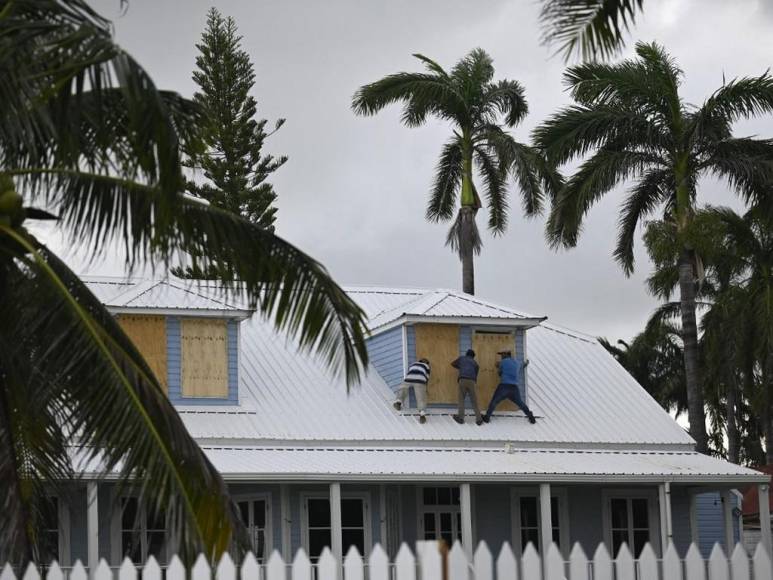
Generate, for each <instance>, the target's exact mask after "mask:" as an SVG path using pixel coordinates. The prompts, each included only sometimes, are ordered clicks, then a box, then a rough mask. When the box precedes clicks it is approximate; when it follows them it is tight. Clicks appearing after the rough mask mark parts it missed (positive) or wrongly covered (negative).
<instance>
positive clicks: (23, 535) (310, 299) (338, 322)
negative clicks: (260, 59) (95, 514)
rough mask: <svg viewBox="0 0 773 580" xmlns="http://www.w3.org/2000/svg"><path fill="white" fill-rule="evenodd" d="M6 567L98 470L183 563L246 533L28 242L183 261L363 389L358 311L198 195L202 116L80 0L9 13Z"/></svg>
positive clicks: (0, 96) (4, 131)
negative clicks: (81, 473)
mask: <svg viewBox="0 0 773 580" xmlns="http://www.w3.org/2000/svg"><path fill="white" fill-rule="evenodd" d="M0 77H1V78H2V79H3V82H2V83H0V102H2V103H3V106H2V107H0V304H2V308H0V487H1V488H2V490H3V497H2V498H0V513H2V517H0V561H5V560H12V561H16V562H20V561H22V562H23V561H25V560H29V559H36V558H38V557H39V552H38V547H39V539H40V538H39V534H38V533H37V527H38V524H39V522H40V514H41V510H42V509H43V508H42V507H41V506H43V505H44V498H45V496H46V494H47V493H50V492H51V491H52V490H54V491H55V492H61V493H65V491H66V488H64V487H61V484H62V483H64V482H67V481H72V479H73V477H74V476H75V474H76V473H77V470H78V468H79V467H81V466H82V465H84V463H90V464H91V465H99V466H101V468H102V469H103V470H104V472H105V473H112V474H114V475H117V476H118V479H119V482H120V483H122V484H124V485H129V484H131V485H132V486H134V487H135V489H137V490H138V491H139V492H140V496H139V497H140V502H141V504H142V505H143V507H145V508H146V509H148V510H150V511H151V512H153V511H157V510H159V509H161V508H163V510H164V511H165V513H166V514H167V518H168V522H169V526H170V531H171V533H172V535H173V536H176V537H179V538H180V549H181V551H182V552H181V553H182V554H183V555H184V556H190V555H192V554H193V553H195V552H196V551H198V550H200V549H201V550H204V551H205V552H206V553H207V554H208V555H210V556H217V555H218V554H220V553H221V552H222V551H223V550H225V549H226V548H227V547H228V546H229V545H231V542H232V541H233V540H234V538H235V537H234V535H233V531H234V529H237V530H238V526H236V524H235V522H236V521H237V520H236V515H235V512H234V511H233V509H232V505H231V502H230V499H229V498H228V494H227V490H226V488H225V485H224V483H223V481H222V479H221V478H220V476H219V475H218V473H217V472H216V470H215V469H214V467H213V466H212V465H211V464H210V462H209V461H208V460H207V458H206V457H205V456H204V454H203V452H202V451H201V450H200V449H199V447H198V446H197V445H196V443H195V441H193V439H192V438H191V437H190V436H189V435H188V433H187V432H186V430H185V428H184V426H183V424H182V422H181V420H180V418H179V416H178V415H177V413H176V411H175V409H174V408H173V407H172V405H171V404H170V402H169V401H168V399H167V398H166V397H165V395H164V393H163V391H162V390H161V387H160V385H159V383H158V380H157V379H156V378H155V377H154V376H153V373H152V371H151V370H150V368H149V367H148V365H147V364H146V363H145V361H144V360H143V359H142V357H141V355H140V354H139V353H138V352H137V350H136V349H135V347H134V346H133V345H132V343H131V342H130V341H129V339H128V338H127V337H126V335H125V334H124V333H123V332H122V331H121V329H120V327H119V326H118V325H117V323H116V322H115V321H114V320H113V318H112V317H111V316H110V314H109V313H108V312H107V311H106V310H105V308H104V307H103V306H102V305H101V303H100V302H99V301H98V300H97V299H96V298H95V297H94V296H93V295H92V294H91V292H90V291H89V290H88V289H87V288H86V287H85V286H84V284H83V283H82V282H81V281H80V280H79V278H78V277H77V276H76V275H75V274H74V273H73V272H72V271H71V270H70V269H69V268H68V267H67V266H66V264H64V262H62V260H60V259H59V258H58V257H57V256H56V255H55V254H54V252H52V251H51V250H50V249H49V248H48V247H47V246H46V245H45V244H44V243H43V242H42V241H41V240H39V239H37V238H36V237H35V236H34V235H33V234H32V233H31V232H30V230H29V229H28V228H27V225H28V224H29V223H30V221H32V220H34V219H44V218H45V219H50V220H55V221H54V223H55V226H56V227H57V228H59V229H60V230H61V231H62V232H64V233H65V234H66V235H67V236H68V237H69V239H70V241H71V243H72V244H80V245H81V246H83V247H85V249H86V250H87V251H88V252H89V253H90V254H91V255H92V256H93V257H99V256H103V255H105V253H106V252H108V251H110V250H112V249H113V248H114V246H113V245H112V244H113V243H116V244H118V245H119V246H120V247H121V248H122V249H123V250H124V252H125V256H126V257H125V260H126V267H127V270H128V271H129V272H131V271H132V270H133V269H134V268H136V267H137V266H139V265H143V264H149V265H151V266H152V267H154V268H155V269H156V271H162V272H163V271H166V268H167V267H168V266H169V265H170V264H172V263H174V262H176V261H177V260H178V258H179V257H180V256H182V255H184V254H185V253H191V254H194V255H197V256H201V257H202V258H201V259H202V260H203V262H204V263H203V264H202V266H204V267H206V266H209V265H212V266H216V267H217V269H218V271H219V272H221V273H222V276H223V288H224V290H223V291H224V292H225V293H226V294H227V295H228V296H231V297H233V298H236V299H240V300H243V301H244V303H247V304H250V305H251V306H253V307H255V308H257V310H259V312H260V313H261V314H262V315H263V316H266V317H271V319H272V320H273V324H274V325H275V326H276V328H277V329H278V330H280V331H286V332H289V333H290V334H291V335H294V336H295V337H296V339H297V341H298V343H299V344H300V345H301V346H302V347H305V348H306V349H313V350H315V351H317V352H318V353H320V354H321V355H322V356H323V357H325V359H326V360H327V361H328V362H329V363H330V364H331V365H333V366H334V367H335V368H345V370H346V372H347V376H348V378H349V380H350V382H351V381H355V380H356V379H357V377H358V373H359V371H360V369H361V365H362V364H363V363H364V362H365V361H366V354H365V349H364V341H363V336H364V334H363V333H364V324H363V315H362V312H361V311H360V309H359V308H358V307H357V306H356V305H355V304H354V303H353V302H352V301H351V300H350V299H349V298H348V297H347V296H346V295H345V294H344V292H343V291H342V290H341V289H340V288H339V287H338V286H337V285H336V284H335V283H334V282H333V281H332V280H331V279H330V277H329V276H328V274H327V273H326V271H325V270H324V268H323V267H322V266H321V265H320V264H318V263H317V262H315V261H314V260H313V259H311V258H310V257H308V256H307V255H305V254H303V253H302V252H300V251H299V250H298V249H296V248H295V247H293V246H292V245H291V244H289V243H287V242H285V241H284V240H282V239H281V238H278V237H276V236H275V235H273V234H272V233H270V232H267V231H266V230H263V229H261V228H259V227H257V226H255V225H253V224H250V223H248V222H247V221H245V220H244V219H242V218H240V217H239V216H236V215H234V214H231V213H228V212H226V211H223V210H218V209H215V208H213V207H210V206H207V205H204V204H202V203H200V202H196V201H193V200H190V199H188V198H187V197H186V196H185V195H184V189H185V179H184V176H183V173H182V167H181V164H180V149H181V148H182V147H183V146H185V147H195V145H196V143H197V142H198V140H199V135H198V128H197V121H198V115H199V113H198V110H197V109H196V107H195V106H194V105H193V104H192V103H191V102H190V101H188V100H186V99H183V98H181V97H180V96H179V95H177V94H174V93H170V92H165V91H160V90H158V89H156V87H155V86H154V84H153V82H152V80H151V79H150V77H149V76H148V75H147V74H146V73H145V71H144V70H143V69H142V67H141V66H140V65H139V64H138V63H137V62H136V61H135V60H134V59H132V57H131V56H130V55H129V54H127V53H126V52H124V51H123V50H122V49H121V48H120V47H119V46H117V45H116V44H115V43H114V42H113V40H112V37H111V33H110V23H109V22H108V21H106V20H105V19H103V18H102V17H101V16H99V15H98V14H97V13H96V12H94V11H93V10H92V9H91V8H90V7H89V6H88V5H87V4H86V3H85V2H84V1H83V0H48V1H45V2H40V1H39V0H16V1H14V2H0Z"/></svg>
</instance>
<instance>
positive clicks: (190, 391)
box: [180, 318, 228, 398]
mask: <svg viewBox="0 0 773 580" xmlns="http://www.w3.org/2000/svg"><path fill="white" fill-rule="evenodd" d="M180 347H181V350H182V353H181V375H182V376H181V382H182V395H183V397H212V398H226V397H228V329H227V326H226V321H225V320H210V319H202V318H184V319H183V320H182V321H181V323H180Z"/></svg>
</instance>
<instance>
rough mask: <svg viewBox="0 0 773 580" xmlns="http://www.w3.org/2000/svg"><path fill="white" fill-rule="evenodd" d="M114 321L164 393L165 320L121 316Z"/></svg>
mask: <svg viewBox="0 0 773 580" xmlns="http://www.w3.org/2000/svg"><path fill="white" fill-rule="evenodd" d="M116 320H118V324H120V325H121V328H122V329H123V331H124V332H125V333H126V335H127V336H128V337H129V338H130V339H131V341H132V342H133V343H134V346H136V347H137V350H139V351H140V354H141V355H142V357H143V358H144V359H145V362H147V363H148V366H149V367H150V369H151V370H152V371H153V374H154V375H156V379H158V382H159V383H160V384H161V386H162V387H163V389H164V392H166V390H167V386H166V379H167V371H166V369H167V360H166V356H167V355H166V319H165V318H164V317H163V316H147V315H136V314H121V315H119V316H118V317H117V318H116Z"/></svg>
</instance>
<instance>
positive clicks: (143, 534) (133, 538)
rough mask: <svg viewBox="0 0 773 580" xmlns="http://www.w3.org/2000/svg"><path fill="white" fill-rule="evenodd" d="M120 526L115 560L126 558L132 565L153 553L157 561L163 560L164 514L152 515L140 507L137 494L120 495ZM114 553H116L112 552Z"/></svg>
mask: <svg viewBox="0 0 773 580" xmlns="http://www.w3.org/2000/svg"><path fill="white" fill-rule="evenodd" d="M118 523H119V524H120V528H119V530H118V537H117V538H116V540H117V542H118V544H117V547H118V554H117V558H114V560H115V561H116V562H120V561H122V560H123V559H124V558H125V557H128V558H129V559H130V560H131V561H132V562H134V563H135V564H140V563H144V562H145V561H146V560H147V559H148V557H149V556H154V557H155V558H156V560H158V561H159V563H164V562H165V561H166V544H167V534H166V515H165V514H164V513H157V514H151V513H149V512H147V511H146V510H144V509H140V506H139V502H138V500H137V498H136V497H123V498H121V502H120V518H119V519H118ZM114 555H116V554H115V552H114Z"/></svg>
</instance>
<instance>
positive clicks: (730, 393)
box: [724, 361, 739, 463]
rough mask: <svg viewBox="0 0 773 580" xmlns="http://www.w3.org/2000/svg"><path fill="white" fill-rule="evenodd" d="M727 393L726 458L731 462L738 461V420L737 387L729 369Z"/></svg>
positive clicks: (728, 364) (727, 363) (726, 363)
mask: <svg viewBox="0 0 773 580" xmlns="http://www.w3.org/2000/svg"><path fill="white" fill-rule="evenodd" d="M724 364H725V365H727V366H728V367H730V368H731V369H732V366H731V365H730V363H729V362H728V361H725V363H724ZM727 374H728V375H731V374H732V375H733V376H732V377H730V376H728V380H727V395H726V398H725V404H726V414H727V417H726V421H727V460H728V461H730V462H732V463H738V455H739V453H738V421H737V411H736V405H737V400H738V388H737V386H736V383H735V372H733V371H731V372H728V373H727Z"/></svg>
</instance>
